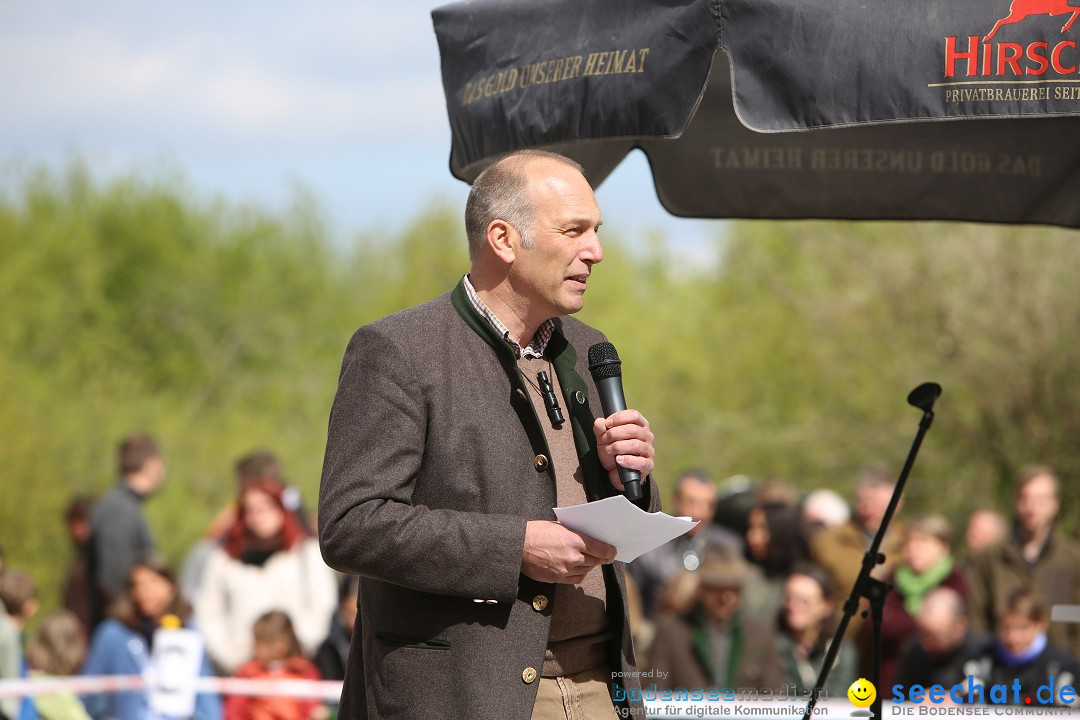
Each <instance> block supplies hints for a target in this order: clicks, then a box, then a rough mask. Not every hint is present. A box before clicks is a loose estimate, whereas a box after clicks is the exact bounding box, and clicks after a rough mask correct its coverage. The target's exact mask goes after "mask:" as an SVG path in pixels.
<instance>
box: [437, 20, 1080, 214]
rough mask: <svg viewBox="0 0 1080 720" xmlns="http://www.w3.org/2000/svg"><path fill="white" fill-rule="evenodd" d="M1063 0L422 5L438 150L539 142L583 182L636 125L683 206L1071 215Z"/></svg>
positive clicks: (1069, 77)
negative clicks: (427, 15)
mask: <svg viewBox="0 0 1080 720" xmlns="http://www.w3.org/2000/svg"><path fill="white" fill-rule="evenodd" d="M1063 7H1064V0H1013V2H1012V5H1011V6H1009V5H1008V3H1007V0H1005V1H1004V2H1003V1H1002V0H904V2H885V1H884V0H830V2H828V3H820V2H810V1H809V0H723V1H722V2H718V1H715V0H675V1H672V2H660V1H657V0H540V1H539V2H535V1H534V2H520V1H518V0H498V1H495V0H484V1H482V2H467V3H459V4H454V5H448V6H446V7H443V8H439V9H437V10H435V11H434V13H433V17H434V21H435V29H436V34H437V36H438V39H439V45H440V49H441V52H442V63H443V85H444V89H445V91H446V97H447V109H448V112H449V115H450V124H451V130H452V134H453V148H452V153H451V170H452V171H453V173H454V174H455V175H456V176H457V177H459V178H461V179H463V180H466V181H471V180H472V179H473V178H475V176H476V175H477V174H478V173H479V172H480V170H482V169H483V167H485V166H486V165H487V164H488V163H489V162H490V161H491V160H492V159H493V158H494V157H496V156H497V155H499V154H501V153H503V152H507V151H510V150H514V149H518V148H523V147H545V148H552V149H556V150H558V151H559V152H563V153H565V154H567V155H570V156H571V157H574V158H575V159H577V160H578V161H579V162H581V163H582V164H583V165H584V166H585V168H586V170H587V175H588V177H589V178H590V180H591V181H592V182H593V184H594V185H596V184H599V183H600V182H601V181H602V180H603V179H604V178H605V177H606V176H607V175H608V174H609V173H610V172H611V170H613V169H614V168H615V166H616V165H618V163H619V162H620V161H621V160H622V158H623V157H624V156H625V155H626V153H627V152H629V151H630V150H631V149H633V148H635V147H638V148H641V149H642V150H643V151H644V152H645V153H646V154H647V155H648V157H649V161H650V163H651V165H652V168H653V174H654V177H655V182H656V187H657V192H658V194H659V196H660V200H661V202H662V203H663V204H664V206H665V207H666V208H667V209H668V210H669V211H671V212H672V213H674V214H676V215H684V216H692V217H760V218H795V217H832V218H859V219H863V218H867V219H868V218H894V219H955V220H980V221H993V222H1027V223H1048V224H1058V225H1065V226H1072V227H1078V226H1080V202H1077V198H1078V197H1080V118H1077V117H1076V115H1077V114H1080V51H1078V49H1077V44H1078V40H1080V25H1077V26H1076V28H1075V29H1074V28H1073V27H1071V26H1069V27H1068V28H1067V29H1066V30H1064V31H1063V30H1062V28H1063V27H1065V26H1066V25H1068V23H1069V22H1070V18H1071V17H1072V11H1071V10H1064V9H1063ZM1078 10H1080V8H1078ZM1051 13H1058V14H1051ZM1061 13H1064V14H1061ZM1003 19H1010V21H1009V22H1005V23H1001V24H1000V25H998V23H999V21H1001V20H1003ZM995 26H997V28H996V30H995ZM991 34H992V37H989V38H988V37H987V36H990V35H991ZM733 88H734V91H733Z"/></svg>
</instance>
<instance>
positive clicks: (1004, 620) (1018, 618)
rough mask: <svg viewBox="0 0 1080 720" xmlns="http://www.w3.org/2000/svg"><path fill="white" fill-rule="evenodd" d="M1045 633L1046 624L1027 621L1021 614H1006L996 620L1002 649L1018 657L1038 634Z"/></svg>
mask: <svg viewBox="0 0 1080 720" xmlns="http://www.w3.org/2000/svg"><path fill="white" fill-rule="evenodd" d="M1044 632H1046V622H1045V621H1043V622H1037V621H1035V620H1029V619H1028V618H1027V617H1025V616H1024V615H1023V614H1021V613H1015V612H1007V613H1005V614H1003V615H1002V616H1001V617H1000V618H998V623H997V634H998V639H999V640H1000V641H1001V645H1002V647H1004V648H1005V649H1006V650H1008V651H1009V652H1010V653H1012V654H1013V655H1019V654H1020V653H1022V652H1023V651H1025V650H1027V649H1028V648H1029V647H1031V644H1032V643H1033V642H1035V638H1036V637H1038V636H1039V634H1040V633H1044Z"/></svg>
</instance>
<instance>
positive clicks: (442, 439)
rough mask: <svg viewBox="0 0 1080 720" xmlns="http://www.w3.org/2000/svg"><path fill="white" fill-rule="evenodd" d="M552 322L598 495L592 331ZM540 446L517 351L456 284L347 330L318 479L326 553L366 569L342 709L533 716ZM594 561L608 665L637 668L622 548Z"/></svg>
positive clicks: (538, 640)
mask: <svg viewBox="0 0 1080 720" xmlns="http://www.w3.org/2000/svg"><path fill="white" fill-rule="evenodd" d="M556 328H557V329H556V332H555V334H554V336H553V337H552V340H551V343H550V345H549V348H548V354H549V356H550V357H552V360H553V365H554V368H555V371H556V373H558V376H559V380H560V382H561V384H562V387H563V394H564V397H563V407H564V408H565V409H566V411H567V415H568V419H569V420H570V421H571V422H572V423H573V431H574V439H575V442H576V444H577V446H578V453H579V455H580V456H581V462H582V467H583V469H584V471H585V477H586V486H587V487H586V489H587V492H588V495H589V498H590V500H593V499H598V498H600V497H606V496H608V495H611V494H614V492H615V490H614V489H613V488H612V487H611V485H610V483H609V482H608V480H607V476H606V473H604V471H603V469H602V468H601V467H600V463H599V461H598V460H597V457H596V442H595V437H594V435H593V432H592V422H593V418H594V417H595V416H597V415H599V414H600V413H601V410H600V398H599V396H598V395H597V392H596V388H595V386H594V385H593V383H592V380H591V378H590V376H589V373H588V367H587V358H586V357H585V353H584V351H585V350H587V348H588V347H589V346H590V345H592V344H593V343H596V342H601V341H603V339H604V338H603V336H602V335H601V334H600V333H599V332H597V331H596V330H594V329H592V328H590V327H588V326H587V325H585V324H583V323H581V322H579V321H577V320H574V319H572V318H568V317H567V318H559V319H557V320H556ZM579 350H580V351H579ZM539 456H544V457H545V460H540V459H539ZM549 456H550V453H549V451H548V448H547V444H546V441H545V438H544V433H543V430H542V427H541V425H540V423H539V420H538V419H537V417H536V413H535V411H534V409H533V406H532V403H531V401H530V400H529V397H528V395H527V389H526V386H525V383H524V380H523V379H522V377H521V374H520V371H519V370H518V369H517V365H516V362H515V358H514V355H513V353H512V352H511V351H510V349H509V347H508V346H507V345H506V344H505V342H504V341H503V340H502V339H501V338H499V337H498V336H497V335H496V334H495V332H494V331H493V330H492V329H491V328H490V326H489V325H488V323H487V322H486V321H485V320H484V319H483V318H481V317H480V316H479V315H478V314H477V313H476V311H475V310H474V309H473V308H472V306H471V304H470V303H469V301H468V298H467V296H466V295H465V290H464V286H463V285H462V284H461V283H459V284H458V286H457V287H456V288H455V289H454V290H453V291H452V292H450V293H446V294H444V295H442V296H440V297H438V298H436V299H434V300H432V301H430V302H427V303H425V304H423V305H419V306H417V307H414V308H410V309H408V310H404V311H402V312H398V313H395V314H393V315H390V316H388V317H385V318H382V319H381V320H378V321H376V322H374V323H372V324H370V325H366V326H364V327H362V328H360V329H359V330H358V331H357V332H356V334H355V335H354V336H353V338H352V340H351V342H350V343H349V346H348V348H347V350H346V351H345V358H344V361H343V363H342V369H341V377H340V381H339V385H338V391H337V396H336V398H335V399H334V405H333V409H332V410H331V413H330V426H329V433H328V439H327V446H326V457H325V461H324V466H323V475H322V485H321V489H320V494H319V539H320V543H321V545H322V551H323V556H324V558H325V559H326V562H327V563H328V564H330V565H331V566H332V567H334V568H337V569H338V570H341V571H342V572H346V573H352V574H357V575H360V576H361V582H360V600H359V605H360V608H361V609H360V616H359V618H358V619H357V622H358V630H357V631H355V632H354V635H353V643H352V647H351V650H350V654H349V661H348V667H347V670H346V679H345V687H344V690H343V693H342V704H341V717H343V718H350V719H351V718H406V719H408V720H412V719H413V718H426V717H441V718H510V719H513V718H519V719H520V720H526V719H527V718H529V717H530V716H531V714H532V707H533V702H534V700H535V697H536V686H537V681H535V680H534V681H532V682H527V681H526V679H525V678H528V677H529V674H530V673H529V672H527V669H532V670H535V671H537V672H538V671H539V669H540V667H541V665H542V664H543V661H544V650H545V648H546V646H547V637H548V630H549V627H550V624H551V612H552V609H553V603H551V602H550V600H551V599H552V598H553V597H554V592H553V589H554V585H552V584H548V583H540V582H537V581H535V580H532V579H529V578H527V577H525V576H523V575H522V574H521V573H520V567H521V555H522V549H523V546H524V542H525V523H526V521H528V520H539V519H549V520H554V519H555V516H554V513H553V512H552V511H551V508H552V507H553V506H554V504H555V477H554V474H553V472H552V469H551V465H550V463H549V462H546V458H548V457H549ZM646 488H647V491H648V492H647V495H646V498H645V499H644V500H645V501H647V505H646V506H645V508H646V509H648V510H651V511H652V510H657V509H659V506H660V503H659V494H658V492H657V490H656V488H655V483H653V482H652V481H651V480H650V481H649V482H648V483H647V484H646ZM604 576H605V580H606V581H607V583H606V584H607V588H608V608H609V612H610V613H611V615H612V617H611V621H612V625H611V626H612V627H613V628H614V629H615V630H616V639H615V640H614V641H613V642H612V649H611V656H610V663H611V667H612V669H613V670H617V671H622V672H623V673H628V672H632V671H634V670H635V668H634V662H635V661H634V650H633V646H632V644H631V640H630V631H629V625H628V622H627V611H626V586H625V581H624V579H623V568H622V564H621V563H615V564H614V565H611V566H605V568H604ZM538 596H544V597H545V598H547V599H548V601H549V602H548V603H547V604H546V605H545V603H543V602H538V603H536V604H535V605H534V600H535V599H537V597H538ZM478 601H479V602H478ZM536 608H541V609H539V610H538V609H536ZM622 679H623V682H622V683H621V684H622V686H623V687H624V688H625V687H626V686H627V681H628V680H630V679H629V678H628V677H627V676H626V675H624V676H623V678H622Z"/></svg>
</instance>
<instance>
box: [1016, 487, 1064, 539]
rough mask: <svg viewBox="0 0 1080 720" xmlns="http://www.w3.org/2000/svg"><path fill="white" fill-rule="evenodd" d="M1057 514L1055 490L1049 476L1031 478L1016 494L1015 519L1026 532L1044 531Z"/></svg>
mask: <svg viewBox="0 0 1080 720" xmlns="http://www.w3.org/2000/svg"><path fill="white" fill-rule="evenodd" d="M1057 513H1058V497H1057V490H1056V489H1055V487H1054V479H1053V478H1051V477H1050V476H1049V475H1039V476H1038V477H1035V478H1032V479H1031V480H1029V481H1028V482H1027V483H1026V484H1025V485H1024V486H1023V487H1022V488H1020V489H1019V490H1018V491H1017V492H1016V519H1017V521H1018V522H1019V523H1020V527H1021V528H1023V529H1024V530H1025V531H1026V532H1028V533H1039V532H1042V531H1044V530H1046V529H1047V528H1049V527H1050V524H1051V523H1052V522H1053V521H1054V518H1055V517H1057Z"/></svg>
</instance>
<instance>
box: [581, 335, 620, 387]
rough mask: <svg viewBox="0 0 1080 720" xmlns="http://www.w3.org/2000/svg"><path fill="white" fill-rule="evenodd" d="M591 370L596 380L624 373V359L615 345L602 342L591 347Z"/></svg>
mask: <svg viewBox="0 0 1080 720" xmlns="http://www.w3.org/2000/svg"><path fill="white" fill-rule="evenodd" d="M589 372H590V373H592V376H593V379H594V380H602V379H604V378H611V377H620V376H621V375H622V361H621V360H620V359H619V353H618V351H617V350H615V346H614V345H612V344H611V343H609V342H602V343H596V344H595V345H593V346H592V347H590V348H589Z"/></svg>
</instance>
